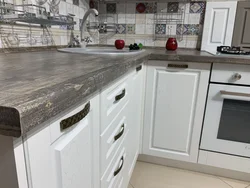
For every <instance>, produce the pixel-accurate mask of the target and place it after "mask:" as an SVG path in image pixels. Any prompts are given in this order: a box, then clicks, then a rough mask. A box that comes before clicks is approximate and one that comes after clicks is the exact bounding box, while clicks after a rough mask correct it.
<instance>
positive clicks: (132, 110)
mask: <svg viewBox="0 0 250 188" xmlns="http://www.w3.org/2000/svg"><path fill="white" fill-rule="evenodd" d="M143 75H144V66H143V65H139V66H137V67H136V71H135V72H134V73H133V74H132V76H131V81H130V82H129V83H130V87H131V96H130V100H129V110H128V119H129V126H130V132H129V135H128V141H127V148H128V158H129V163H128V164H129V166H128V167H127V169H128V170H127V171H126V172H127V174H126V175H125V176H126V177H127V178H128V180H127V181H126V180H125V182H127V183H128V181H129V179H130V177H131V175H132V172H133V170H134V166H135V163H136V161H137V157H138V154H139V145H140V132H141V124H142V102H143V93H142V90H143V86H144V85H143Z"/></svg>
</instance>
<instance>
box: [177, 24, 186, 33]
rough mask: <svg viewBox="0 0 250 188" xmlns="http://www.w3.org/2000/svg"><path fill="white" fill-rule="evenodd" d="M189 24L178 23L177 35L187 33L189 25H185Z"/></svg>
mask: <svg viewBox="0 0 250 188" xmlns="http://www.w3.org/2000/svg"><path fill="white" fill-rule="evenodd" d="M185 25H187V24H177V27H176V34H177V35H186V34H187V32H188V29H187V27H185Z"/></svg>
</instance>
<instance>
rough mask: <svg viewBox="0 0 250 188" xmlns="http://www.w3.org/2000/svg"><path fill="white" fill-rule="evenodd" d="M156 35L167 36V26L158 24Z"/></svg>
mask: <svg viewBox="0 0 250 188" xmlns="http://www.w3.org/2000/svg"><path fill="white" fill-rule="evenodd" d="M155 34H166V24H156V25H155Z"/></svg>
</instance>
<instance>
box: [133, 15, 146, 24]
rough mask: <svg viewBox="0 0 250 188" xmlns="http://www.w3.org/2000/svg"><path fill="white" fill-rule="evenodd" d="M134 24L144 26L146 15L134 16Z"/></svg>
mask: <svg viewBox="0 0 250 188" xmlns="http://www.w3.org/2000/svg"><path fill="white" fill-rule="evenodd" d="M135 23H136V24H146V14H136V16H135Z"/></svg>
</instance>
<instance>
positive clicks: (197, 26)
mask: <svg viewBox="0 0 250 188" xmlns="http://www.w3.org/2000/svg"><path fill="white" fill-rule="evenodd" d="M99 5H100V6H99V7H105V6H106V7H107V8H106V10H108V9H111V8H108V7H109V6H111V5H110V3H101V2H100V3H99ZM114 7H116V8H114ZM205 8H206V2H205V1H195V2H159V1H157V2H156V1H155V2H154V1H150V2H148V1H145V2H143V1H138V2H137V1H135V2H131V1H126V2H125V1H119V2H117V3H112V10H116V12H113V13H115V14H117V17H118V24H117V29H116V35H114V36H113V37H112V38H108V39H102V40H100V41H99V43H100V44H113V43H114V41H115V40H116V39H124V40H125V43H126V44H127V45H129V44H130V43H134V42H140V43H142V44H143V45H145V46H157V47H158V46H162V47H163V46H164V45H165V43H166V40H167V37H169V36H174V37H175V36H176V35H177V36H182V37H181V39H182V40H181V41H179V47H183V48H199V47H200V43H201V35H202V29H203V22H204V15H205V14H204V13H205ZM102 9H103V8H102ZM181 10H183V11H184V16H183V22H182V23H178V22H175V23H174V22H167V21H165V22H162V23H159V22H158V21H156V18H157V17H156V16H155V14H157V13H161V12H163V13H166V14H169V15H171V14H172V15H173V16H172V18H174V16H175V15H177V14H178V13H180V12H181ZM99 11H100V12H102V11H103V10H101V9H99ZM104 13H106V12H104ZM156 35H162V36H164V35H166V37H165V38H164V37H163V38H162V39H158V38H156V37H155V36H156Z"/></svg>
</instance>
